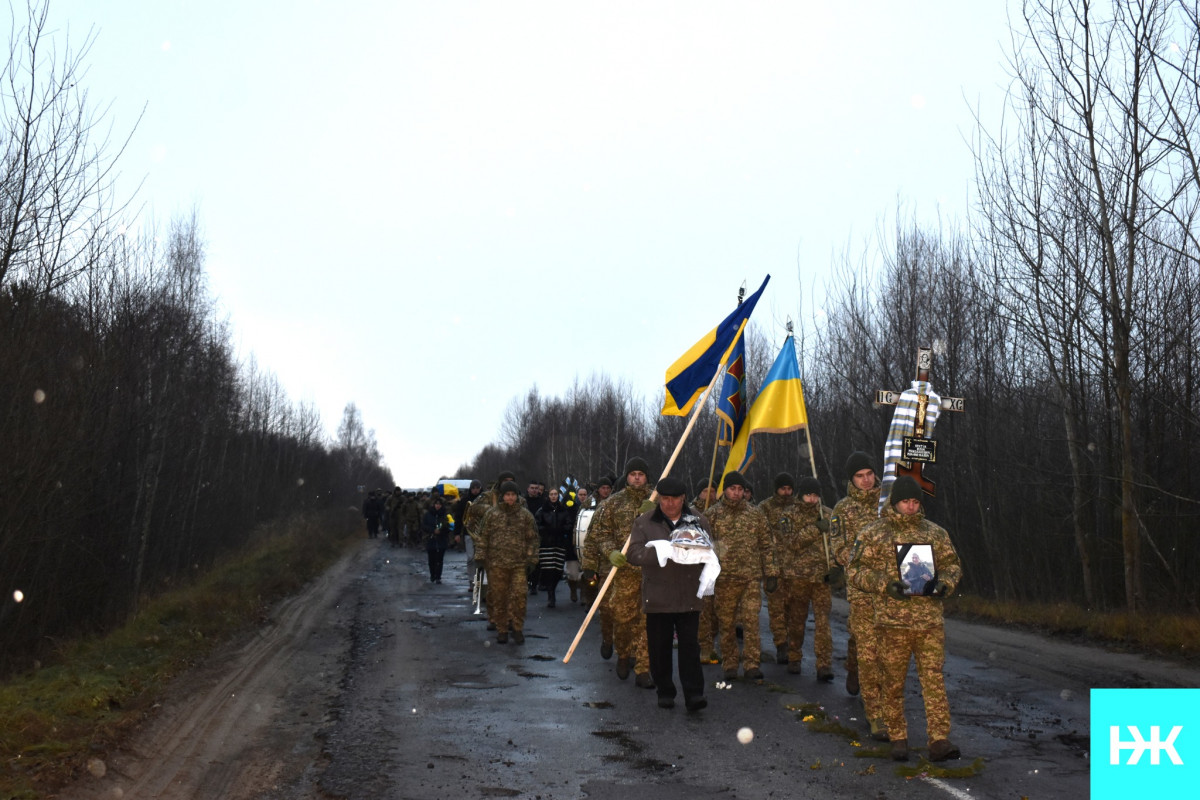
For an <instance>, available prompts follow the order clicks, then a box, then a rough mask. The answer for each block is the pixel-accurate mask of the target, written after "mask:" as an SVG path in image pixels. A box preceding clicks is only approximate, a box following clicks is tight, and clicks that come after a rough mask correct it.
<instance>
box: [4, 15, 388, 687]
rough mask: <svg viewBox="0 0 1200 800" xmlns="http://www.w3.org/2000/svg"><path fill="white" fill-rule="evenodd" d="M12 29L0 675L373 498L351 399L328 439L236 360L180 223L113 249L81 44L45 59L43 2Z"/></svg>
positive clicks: (106, 171)
mask: <svg viewBox="0 0 1200 800" xmlns="http://www.w3.org/2000/svg"><path fill="white" fill-rule="evenodd" d="M14 23H15V24H14V26H13V30H14V34H13V37H12V41H11V44H10V51H9V53H8V58H7V61H6V63H3V64H2V65H0V100H2V103H3V122H2V125H3V127H2V128H0V142H2V147H3V161H2V162H0V376H2V377H0V453H2V454H3V456H2V457H0V598H2V599H0V672H2V671H3V670H4V669H5V668H6V667H12V666H19V665H21V664H23V663H27V661H28V659H29V658H31V657H33V656H36V655H38V654H39V653H41V652H42V651H44V650H45V649H47V648H50V647H53V645H54V642H55V640H56V639H58V638H60V637H63V636H67V635H71V634H78V633H86V632H90V631H96V630H102V629H104V628H105V627H107V626H109V625H111V624H113V623H116V622H120V621H122V620H124V619H125V618H126V617H127V615H128V614H129V613H130V612H131V611H132V610H133V609H135V608H136V604H137V602H138V599H139V598H140V597H142V596H144V595H145V594H146V593H147V592H150V591H154V590H155V589H157V588H159V587H161V586H164V585H167V584H170V583H172V582H175V581H178V580H179V579H181V578H186V577H187V576H188V575H190V574H193V573H195V572H197V571H201V570H203V569H204V568H205V567H206V566H208V565H209V564H210V563H211V562H212V560H213V559H214V558H216V557H217V556H218V555H220V554H222V553H227V552H230V551H232V550H235V549H237V548H238V547H241V546H244V545H245V544H247V543H248V542H249V541H250V539H251V535H252V532H253V531H254V530H255V529H256V528H257V527H258V526H259V525H260V524H261V523H263V522H265V521H268V520H272V519H275V518H279V517H281V516H283V515H288V514H293V513H305V512H307V513H316V512H320V511H324V510H328V509H344V508H345V507H346V506H348V505H352V504H358V503H361V499H360V498H359V496H358V495H357V492H356V486H357V485H359V484H368V485H371V486H372V487H374V486H386V485H389V484H390V483H391V477H390V475H389V474H388V473H387V472H386V470H383V469H381V468H380V466H379V464H380V457H379V453H378V451H377V449H376V447H375V443H374V437H373V434H372V433H371V432H370V431H367V430H366V429H365V428H364V424H363V420H362V418H361V415H360V414H359V413H358V411H357V409H356V408H355V407H354V406H353V404H351V405H349V406H348V407H347V409H346V413H345V416H344V418H343V420H342V423H341V429H340V431H339V435H338V441H336V442H328V441H326V437H325V435H324V433H323V427H322V426H321V423H320V420H319V418H318V416H317V414H316V412H315V411H314V410H313V409H311V408H308V407H305V406H296V405H293V404H292V403H290V402H289V401H288V399H287V397H286V396H285V394H284V392H283V390H282V388H281V387H280V386H279V384H278V383H277V381H276V380H275V378H274V377H273V376H272V375H271V374H270V373H269V372H266V371H263V370H260V369H259V368H257V367H256V366H255V365H254V364H253V363H250V364H248V365H247V364H240V363H238V361H237V359H236V358H235V354H234V353H233V348H232V344H231V335H230V333H229V331H228V330H227V329H226V326H225V323H224V321H223V320H221V319H219V318H218V317H217V315H216V313H215V311H214V309H213V308H212V304H211V301H210V299H209V297H208V294H207V290H206V286H205V275H204V251H203V246H202V242H201V238H200V234H199V230H198V223H197V221H196V219H195V218H194V217H192V218H186V219H180V220H176V221H173V222H172V223H170V225H169V226H168V228H167V230H163V231H151V232H147V233H144V234H142V235H139V236H136V237H135V236H132V235H128V234H127V233H126V231H125V228H124V227H123V220H124V219H125V217H126V216H127V215H126V212H127V211H128V209H127V208H126V202H124V201H122V200H120V199H118V198H117V197H115V195H114V192H113V184H114V176H115V170H116V163H117V159H118V157H119V155H120V151H121V147H122V144H123V142H121V141H113V140H110V139H107V138H104V137H103V136H102V134H103V132H104V131H106V130H107V125H106V123H105V120H104V118H103V115H102V114H97V113H96V111H95V110H94V109H93V108H92V107H91V106H90V105H89V103H88V100H87V94H86V91H85V89H84V87H83V86H81V85H79V81H80V80H81V78H82V74H83V72H84V71H85V66H86V61H85V59H86V54H87V49H88V43H87V42H85V43H84V44H83V45H82V46H81V47H80V48H79V49H78V50H76V51H74V52H65V51H64V50H63V45H64V42H61V41H55V40H54V39H53V38H52V37H51V36H50V35H49V34H48V33H47V32H46V30H45V24H46V10H45V8H44V7H42V8H38V9H32V10H31V11H30V12H29V15H28V16H27V17H25V18H21V17H18V18H16V19H15V20H14ZM299 476H303V479H302V480H301V479H300V477H299ZM17 592H20V595H17V594H16V593H17ZM18 598H20V599H19V600H18Z"/></svg>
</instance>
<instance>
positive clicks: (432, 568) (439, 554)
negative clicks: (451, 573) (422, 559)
mask: <svg viewBox="0 0 1200 800" xmlns="http://www.w3.org/2000/svg"><path fill="white" fill-rule="evenodd" d="M425 552H427V553H428V554H429V580H431V581H440V580H441V579H442V561H443V560H445V558H446V551H445V550H439V549H437V548H433V549H429V550H426V551H425Z"/></svg>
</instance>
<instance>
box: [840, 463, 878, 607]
mask: <svg viewBox="0 0 1200 800" xmlns="http://www.w3.org/2000/svg"><path fill="white" fill-rule="evenodd" d="M878 509H879V482H878V481H876V482H875V486H874V487H873V488H871V489H867V490H866V491H864V490H862V489H859V488H858V487H857V486H855V485H854V481H846V496H845V497H843V498H842V499H841V500H838V501H837V505H835V506H834V507H833V518H832V519H831V520H830V521H829V549H830V551H831V553H832V555H833V559H834V561H836V562H837V563H838V564H840V565H841V566H843V567H848V566H850V562H851V561H853V560H854V554H855V551H856V547H857V543H858V539H859V536H861V535H862V532H863V529H864V528H866V527H867V526H869V525H872V524H874V523H875V522H877V521H878V520H879V511H878ZM861 595H862V592H860V591H859V590H858V589H855V588H854V587H853V586H850V585H849V584H847V585H846V599H847V600H852V599H854V598H855V597H856V596H859V597H860V596H861Z"/></svg>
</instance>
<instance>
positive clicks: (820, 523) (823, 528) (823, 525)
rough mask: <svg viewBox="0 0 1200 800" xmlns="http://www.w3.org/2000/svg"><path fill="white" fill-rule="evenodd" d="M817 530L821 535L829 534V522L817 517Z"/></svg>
mask: <svg viewBox="0 0 1200 800" xmlns="http://www.w3.org/2000/svg"><path fill="white" fill-rule="evenodd" d="M817 530H819V531H820V532H821V533H829V520H827V519H825V518H824V517H817Z"/></svg>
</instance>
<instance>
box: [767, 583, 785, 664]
mask: <svg viewBox="0 0 1200 800" xmlns="http://www.w3.org/2000/svg"><path fill="white" fill-rule="evenodd" d="M785 580H786V578H780V579H779V586H780V588H782V587H783V582H784V581H785ZM767 630H769V631H770V632H771V642H772V643H773V644H774V645H775V649H776V650H778V649H779V648H781V647H786V646H787V640H788V624H787V601H786V600H785V599H784V597H783V592H782V591H779V592H771V593H770V594H768V595H767Z"/></svg>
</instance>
